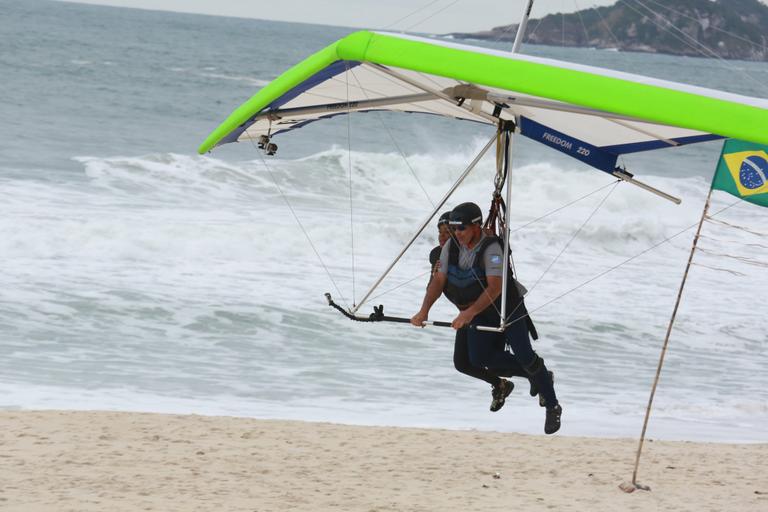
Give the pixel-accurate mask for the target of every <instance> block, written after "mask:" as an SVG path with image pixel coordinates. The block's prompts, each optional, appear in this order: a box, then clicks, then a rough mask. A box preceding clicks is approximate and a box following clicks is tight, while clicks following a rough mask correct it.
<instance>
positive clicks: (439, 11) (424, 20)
mask: <svg viewBox="0 0 768 512" xmlns="http://www.w3.org/2000/svg"><path fill="white" fill-rule="evenodd" d="M459 2H461V0H454V1H453V2H451V3H449V4H448V5H446V6H445V7H443V8H442V9H438V10H437V11H435V12H433V13H432V14H430V15H429V16H427V17H426V18H424V19H423V20H421V21H417V22H416V23H414V24H413V25H411V26H409V27H407V28H405V29H404V30H403V32H406V31H408V30H411V29H412V28H414V27H417V26H419V25H421V24H422V23H424V22H426V21H429V20H431V19H432V18H434V17H435V16H437V15H438V14H440V13H441V12H443V11H444V10H446V9H448V8H449V7H453V6H454V5H455V4H457V3H459Z"/></svg>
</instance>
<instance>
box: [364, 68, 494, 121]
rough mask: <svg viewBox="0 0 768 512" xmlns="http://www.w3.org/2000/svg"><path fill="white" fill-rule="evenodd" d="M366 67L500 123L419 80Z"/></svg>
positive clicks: (381, 69) (389, 71)
mask: <svg viewBox="0 0 768 512" xmlns="http://www.w3.org/2000/svg"><path fill="white" fill-rule="evenodd" d="M363 65H364V66H370V67H372V68H374V69H376V70H378V71H381V72H382V73H385V74H387V75H389V76H393V77H395V78H397V79H398V80H402V81H403V82H405V83H407V84H409V85H412V86H414V87H416V88H417V89H421V90H422V91H424V92H428V93H430V94H434V95H435V96H437V97H438V98H441V99H444V100H445V101H447V102H448V103H450V104H451V105H453V106H454V107H457V108H460V109H462V110H466V111H467V112H469V113H471V114H474V115H476V116H477V117H480V118H482V119H485V120H486V121H488V122H489V123H492V124H493V125H494V126H495V125H496V123H497V122H498V121H499V120H498V118H496V117H493V116H492V115H491V114H488V113H487V112H483V111H482V110H481V109H477V110H473V109H472V108H470V107H468V106H467V105H466V104H464V103H462V104H460V105H459V104H458V103H457V101H456V99H455V98H451V97H450V96H448V95H447V94H445V93H444V92H443V91H441V90H438V89H435V88H434V87H430V86H428V85H425V84H422V83H420V82H419V81H417V80H413V79H412V78H409V77H407V76H405V75H403V74H402V73H398V72H397V71H393V70H391V69H390V68H388V67H387V66H382V65H381V64H374V63H371V62H364V63H363Z"/></svg>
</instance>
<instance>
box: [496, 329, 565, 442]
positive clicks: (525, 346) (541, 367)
mask: <svg viewBox="0 0 768 512" xmlns="http://www.w3.org/2000/svg"><path fill="white" fill-rule="evenodd" d="M504 339H505V340H506V342H507V345H508V346H509V348H510V349H512V353H513V354H514V355H515V358H516V359H517V360H518V361H519V362H520V364H521V365H522V367H523V368H524V369H525V371H526V372H527V373H528V375H530V378H531V380H532V381H533V382H534V384H536V387H537V388H538V391H539V396H540V398H542V399H543V405H544V407H546V408H547V419H546V422H545V424H544V432H545V433H547V434H554V433H555V432H557V431H558V430H559V429H560V414H561V413H562V407H561V406H560V404H559V402H558V400H557V395H556V394H555V385H554V381H553V379H552V378H551V376H550V372H549V370H548V369H547V367H546V365H545V364H544V359H542V358H541V357H539V355H538V354H537V353H536V352H535V351H534V350H533V347H531V339H530V338H529V337H528V327H527V326H526V325H525V322H523V321H517V322H513V323H512V324H510V325H509V326H508V327H507V329H506V330H505V331H504Z"/></svg>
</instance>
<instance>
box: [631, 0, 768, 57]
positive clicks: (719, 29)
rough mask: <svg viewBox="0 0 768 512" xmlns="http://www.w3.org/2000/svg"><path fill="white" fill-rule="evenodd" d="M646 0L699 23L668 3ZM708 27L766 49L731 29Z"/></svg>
mask: <svg viewBox="0 0 768 512" xmlns="http://www.w3.org/2000/svg"><path fill="white" fill-rule="evenodd" d="M646 1H648V2H651V3H653V4H656V5H658V6H659V7H662V8H664V9H667V10H668V11H672V12H673V13H675V14H677V15H678V16H682V17H683V18H688V19H689V20H691V21H695V22H697V23H699V20H697V19H696V18H693V17H691V16H688V15H687V14H685V13H683V12H680V11H676V10H675V9H673V8H671V7H670V6H668V5H664V4H660V3H659V2H657V1H656V0H646ZM707 28H711V29H712V30H715V31H717V32H722V33H723V34H727V35H729V36H731V37H733V38H734V39H740V40H742V41H744V42H745V43H749V44H750V45H751V46H753V47H755V48H759V49H761V50H763V51H765V45H759V44H757V43H755V42H754V41H750V40H749V39H747V38H746V37H741V36H740V35H738V34H735V33H733V32H731V31H729V30H724V29H722V28H718V27H716V26H714V25H710V26H709V27H707Z"/></svg>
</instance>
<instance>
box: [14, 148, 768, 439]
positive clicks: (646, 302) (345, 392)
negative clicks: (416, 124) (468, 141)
mask: <svg viewBox="0 0 768 512" xmlns="http://www.w3.org/2000/svg"><path fill="white" fill-rule="evenodd" d="M469 158H470V153H469V152H467V153H458V152H457V153H455V154H448V155H446V154H440V155H439V156H437V155H432V154H421V155H413V156H410V157H409V158H408V164H409V165H410V167H411V168H412V169H413V173H415V175H416V176H417V177H418V180H419V182H420V183H421V184H422V186H423V187H424V189H426V191H427V194H428V195H429V197H430V198H431V201H433V202H434V201H436V200H437V199H438V198H440V197H441V196H442V195H443V194H444V193H445V192H446V191H447V189H448V187H449V186H450V182H451V181H452V180H453V179H454V178H455V177H457V176H458V174H459V173H460V172H461V171H462V169H463V166H464V165H466V162H467V161H468V159H469ZM350 159H351V161H352V164H353V169H354V171H353V177H352V185H353V187H352V205H353V207H352V209H351V218H352V221H353V224H354V238H353V237H352V236H351V235H350V193H349V187H348V185H349V174H348V167H347V166H348V162H349V161H350ZM77 161H78V162H80V163H81V164H82V166H83V170H84V177H85V179H84V180H73V181H68V182H45V181H31V180H23V181H22V180H6V181H2V182H0V189H1V192H2V194H3V197H5V198H7V201H5V202H4V203H3V205H2V207H0V208H2V210H0V213H1V214H2V215H0V252H2V253H3V254H5V255H6V262H5V269H4V272H3V274H2V277H0V322H2V324H3V325H2V327H3V330H4V333H5V341H4V346H5V349H6V353H7V357H5V358H4V360H3V363H2V367H1V368H0V369H1V370H2V374H3V375H4V377H3V379H4V380H3V381H1V382H0V394H2V395H3V396H4V401H3V402H2V403H0V406H16V405H21V406H24V407H79V406H83V407H88V408H107V409H109V408H129V409H139V410H167V411H169V412H200V413H210V414H246V415H252V416H257V417H282V418H302V419H319V420H331V421H347V422H351V423H380V424H396V425H422V426H444V427H452V428H481V429H495V430H515V431H521V432H538V431H539V430H540V424H541V421H542V416H543V412H542V411H541V410H540V409H539V408H538V406H536V405H535V403H534V401H533V400H531V399H530V398H529V397H527V395H526V394H525V388H526V387H527V386H526V385H525V383H524V382H522V381H518V385H519V387H520V388H521V390H522V391H521V392H517V391H516V392H515V395H513V397H514V398H513V399H512V400H511V401H510V403H509V405H508V406H507V409H509V410H507V409H505V410H504V412H502V413H500V414H497V415H490V413H487V412H486V410H487V409H486V407H487V403H486V402H487V399H488V397H487V388H486V386H485V385H484V384H480V383H478V382H476V381H471V380H470V379H469V378H467V377H465V376H462V375H459V374H458V373H456V372H455V371H454V370H453V368H452V363H451V353H452V345H453V343H452V333H451V332H450V331H448V330H439V329H433V330H429V329H427V330H417V329H411V328H408V327H405V326H392V325H373V326H371V325H365V324H355V323H352V322H349V321H348V320H346V319H343V318H342V317H341V316H340V315H337V314H336V313H334V312H332V310H330V308H328V307H327V306H326V305H324V299H323V295H322V294H323V292H326V291H330V292H332V293H333V294H334V296H336V297H337V298H339V299H340V301H346V302H347V303H350V302H352V300H353V295H354V300H360V298H361V296H362V293H363V292H364V291H365V289H366V288H367V287H368V286H369V285H370V284H371V283H372V282H373V281H374V280H375V278H376V277H377V275H378V273H379V272H380V271H381V270H383V268H384V267H385V266H386V264H387V263H388V262H389V260H390V259H391V258H392V257H394V255H396V254H397V252H398V251H399V248H400V246H401V245H402V244H403V243H404V242H405V241H407V240H408V238H409V237H410V236H411V235H412V233H413V231H414V229H415V226H416V225H417V224H418V222H419V221H421V220H423V219H424V218H425V217H426V215H427V213H428V212H429V211H430V210H431V203H430V200H429V199H427V197H425V194H424V192H423V191H422V190H421V188H420V186H419V185H418V183H417V180H416V178H415V177H414V176H413V174H412V173H411V171H410V170H409V168H408V165H406V163H405V162H404V161H403V158H402V157H401V156H400V155H399V154H374V153H359V152H357V153H352V154H349V153H348V152H347V151H346V150H342V149H331V150H328V151H325V152H322V153H319V154H316V155H313V156H311V157H307V158H304V159H301V160H268V161H267V165H266V166H265V165H264V162H262V161H261V160H256V161H251V162H242V163H231V162H224V161H221V160H217V159H213V158H207V157H191V156H183V155H176V154H155V155H147V156H143V157H113V158H97V157H80V158H78V159H77ZM493 172H494V171H493V168H492V163H491V162H490V161H484V162H482V163H481V165H480V166H479V168H478V170H477V171H476V174H474V175H472V176H471V177H470V178H469V179H468V180H467V182H466V184H465V185H463V186H462V187H461V188H460V189H459V191H458V192H457V194H456V196H455V197H454V198H452V199H451V200H450V201H449V203H448V204H449V206H450V205H452V204H456V203H458V202H460V201H465V200H475V201H477V202H480V203H481V204H485V203H486V202H487V201H488V199H489V197H490V195H489V194H490V190H489V182H490V179H491V177H492V175H493ZM648 181H652V184H653V185H654V186H657V187H659V188H661V189H662V190H665V191H667V192H669V193H672V194H674V195H679V196H681V197H682V198H683V199H684V202H683V205H681V206H674V205H672V204H671V203H668V202H666V201H663V200H661V199H659V198H657V197H655V196H652V195H650V194H647V193H645V192H643V191H641V190H638V189H635V188H633V187H631V186H629V185H626V184H619V185H618V186H616V187H615V188H613V185H612V178H610V177H608V176H606V175H604V174H602V173H599V172H596V171H589V170H584V169H576V168H558V167H556V166H554V165H552V164H547V163H540V164H535V165H527V166H523V167H520V168H518V169H516V170H515V173H514V177H513V201H512V208H513V211H514V220H513V229H515V230H516V231H515V232H514V235H513V248H514V254H515V263H516V268H517V272H518V275H519V277H520V279H521V280H522V281H523V282H524V283H525V284H526V285H528V287H529V288H531V289H532V290H531V293H530V295H529V297H528V304H529V309H530V310H531V311H533V312H534V313H533V316H534V318H535V319H536V321H537V324H538V326H539V330H540V332H541V333H542V341H540V342H538V343H537V345H536V347H537V349H538V350H539V352H540V353H541V355H542V356H543V357H544V358H545V359H546V361H547V364H548V365H550V366H551V368H552V369H553V370H554V371H555V373H556V382H557V385H558V393H559V395H560V397H561V400H562V401H563V404H564V407H565V410H566V415H565V427H564V433H566V434H569V433H570V434H574V435H575V434H578V435H611V436H634V435H636V434H637V430H638V427H639V423H640V421H641V420H642V412H643V408H644V405H645V402H646V401H647V393H648V390H649V387H650V383H651V380H652V378H653V374H654V372H655V364H656V361H657V358H658V353H659V349H660V346H661V341H662V339H663V336H664V332H665V328H666V323H667V320H668V318H669V314H670V312H671V308H672V306H673V303H674V299H675V296H676V290H677V286H678V284H679V281H680V278H681V276H682V271H683V269H684V266H685V261H686V259H687V254H688V250H689V248H690V243H691V239H692V236H693V229H689V230H687V231H684V232H683V234H682V235H680V236H678V237H677V238H674V239H672V240H671V241H669V242H667V243H661V245H659V246H658V247H657V248H656V249H654V250H652V251H650V252H648V253H647V254H645V255H642V256H639V257H637V258H636V259H634V260H632V261H630V262H628V263H626V264H624V265H623V266H620V267H619V268H618V269H616V270H614V271H612V272H610V273H607V274H606V275H604V276H602V277H599V278H598V279H596V280H594V281H591V282H588V281H590V280H591V279H593V278H595V277H596V276H598V275H599V274H601V273H602V272H605V271H606V270H608V269H610V268H612V267H614V266H617V265H619V264H620V263H622V262H624V261H626V260H627V259H629V258H631V257H633V256H636V255H638V254H640V253H641V252H642V251H644V250H646V249H648V248H649V247H651V246H653V245H656V244H659V243H660V242H662V241H663V240H664V239H666V238H667V237H670V236H673V235H675V234H677V233H679V232H681V231H683V230H685V228H690V227H691V226H694V225H695V224H696V222H697V220H698V217H699V215H700V213H701V208H702V206H703V200H704V197H705V196H706V193H707V189H708V184H707V183H706V182H705V180H703V179H701V178H649V179H648ZM275 183H277V184H278V185H279V187H280V189H281V190H282V193H283V194H284V196H283V195H281V193H280V191H278V189H277V186H276V184H275ZM601 187H602V190H600V189H601ZM596 190H597V191H598V192H596V193H595V194H593V195H591V196H589V197H588V198H586V199H584V200H582V201H580V202H578V203H576V204H574V205H572V206H570V207H568V208H566V209H564V210H562V211H560V212H557V213H554V214H552V215H550V216H548V217H546V218H545V219H543V220H540V221H538V222H536V223H534V224H531V225H527V224H528V223H529V222H531V221H532V220H534V219H536V218H538V217H541V216H542V215H544V214H546V213H548V212H551V211H554V210H556V209H558V208H560V207H561V206H563V205H565V204H567V203H569V202H571V201H573V200H575V199H577V198H579V197H582V196H585V195H587V194H589V193H590V192H594V191H596ZM606 197H607V199H606ZM286 200H287V201H288V202H289V203H290V205H291V207H292V208H293V212H294V213H295V215H296V217H297V218H298V220H299V221H300V223H301V225H302V227H303V230H302V227H299V225H298V223H297V220H296V218H294V216H293V213H291V210H290V209H289V208H288V206H287V204H286ZM603 200H604V203H603V205H602V207H601V208H600V209H599V210H597V212H596V213H594V212H595V209H596V207H597V206H598V205H599V204H600V203H601V201H603ZM731 203H732V198H730V197H728V196H723V195H720V194H719V193H718V194H717V196H716V198H715V202H714V205H713V208H712V212H716V211H718V210H719V209H721V208H723V207H724V206H727V205H729V204H731ZM593 213H594V215H593V217H592V219H591V220H590V221H589V222H588V223H586V225H584V226H583V227H582V224H583V223H584V221H585V220H586V219H587V218H588V217H590V215H592V214H593ZM761 213H763V212H762V211H760V210H759V209H758V208H757V207H753V206H750V205H747V204H745V203H741V204H739V205H737V206H735V207H732V208H730V209H728V210H727V211H725V212H723V213H722V214H720V215H718V216H717V218H722V219H723V220H727V221H728V222H729V223H732V224H738V225H743V226H746V227H749V228H750V229H751V230H752V231H755V232H761V231H762V232H765V228H764V227H763V225H764V222H762V221H760V220H759V219H760V214H761ZM526 225H527V226H526ZM524 226H525V227H524ZM704 229H705V233H706V234H707V236H708V238H706V239H702V241H701V244H702V248H706V249H708V250H709V251H711V253H700V254H699V255H697V257H696V262H697V263H701V265H707V267H704V266H697V267H694V268H693V270H692V272H691V275H690V278H689V283H688V288H687V290H686V294H685V296H684V300H683V304H682V308H681V310H680V313H679V315H678V322H677V327H676V329H675V332H674V335H673V338H672V345H671V348H670V352H669V354H668V358H667V365H666V368H665V372H664V374H663V378H662V382H661V386H660V389H659V403H658V406H657V412H656V413H655V414H656V415H655V416H654V422H655V423H654V424H653V425H654V426H652V430H651V434H652V435H654V436H657V437H666V438H687V439H714V440H752V441H755V440H766V432H765V430H764V428H763V427H762V425H763V424H764V423H765V421H766V420H768V411H766V408H765V406H764V404H765V402H766V398H768V396H766V389H768V385H767V384H768V382H766V376H765V372H764V368H765V364H766V353H765V350H763V349H762V348H761V347H764V344H765V342H766V341H768V338H766V335H765V329H764V327H763V323H764V322H763V319H764V317H765V312H766V308H765V304H764V301H760V300H755V297H758V296H759V294H760V293H762V292H763V291H764V290H765V289H766V288H767V287H768V276H767V275H766V274H768V273H766V272H765V271H764V269H761V268H760V267H757V266H755V265H752V264H749V263H745V262H744V261H741V260H737V259H733V258H726V257H722V256H716V255H715V254H730V255H735V256H740V257H746V258H749V259H751V260H761V259H762V260H765V257H764V249H761V248H760V247H759V244H760V243H765V240H764V239H761V238H760V237H759V236H757V235H753V234H751V233H748V232H746V231H742V230H738V229H734V228H729V227H727V226H723V225H719V224H714V223H709V222H708V223H707V224H706V225H705V227H704ZM579 230H580V231H579ZM304 231H305V232H306V233H307V235H308V236H309V239H310V240H311V243H312V244H313V245H314V248H315V250H317V252H318V253H319V255H320V257H321V258H322V260H323V262H324V264H325V265H327V267H328V271H329V272H330V274H331V276H332V278H333V281H334V282H335V285H334V284H333V283H332V282H331V279H330V278H329V277H328V275H327V274H326V272H325V270H324V269H323V268H322V265H321V264H320V263H319V261H318V258H317V256H316V255H315V252H314V250H313V249H312V246H311V245H310V242H309V241H308V240H307V238H306V236H305V234H304ZM577 231H578V235H577V236H576V237H575V238H574V239H573V240H572V241H571V239H572V237H573V236H574V234H575V233H576V232H577ZM353 242H354V266H355V272H354V275H353V273H352V265H353V261H352V250H351V247H352V243H353ZM434 244H435V236H434V229H433V228H431V227H430V228H429V229H428V230H427V232H426V233H425V234H424V235H423V236H422V237H420V238H419V239H418V240H417V242H416V244H415V246H414V248H413V249H412V250H411V251H409V252H408V253H407V254H406V256H405V257H404V259H403V261H402V262H401V263H400V264H399V265H398V266H397V267H396V269H395V271H394V272H393V275H392V276H391V277H390V278H389V279H388V280H386V281H385V283H384V284H383V286H382V288H381V291H385V290H388V289H391V288H393V287H395V286H398V285H400V284H402V283H404V282H405V281H407V280H409V279H411V278H413V277H415V276H419V275H420V274H422V273H423V272H424V271H425V270H426V267H427V265H426V254H427V252H428V250H429V249H430V248H431V247H432V246H433V245H434ZM568 244H569V245H568ZM566 245H568V247H567V250H565V252H563V253H562V255H560V253H561V251H563V249H564V248H565V247H566ZM558 255H560V256H559V259H558V260H557V262H556V263H555V264H554V265H552V267H551V268H550V269H549V270H548V271H547V272H546V274H545V275H544V276H543V277H542V278H541V280H540V282H538V284H536V282H537V281H538V280H539V277H540V276H542V273H543V272H544V271H545V270H546V269H547V268H548V267H549V266H550V264H551V263H552V261H553V259H554V258H556V257H557V256H558ZM708 267H715V268H718V269H724V270H731V271H737V272H739V273H740V274H741V276H736V275H733V274H730V273H727V272H724V271H723V270H713V269H711V268H708ZM353 277H354V279H353ZM425 279H426V278H425V277H421V278H417V279H415V280H414V281H412V282H411V283H410V284H406V285H404V286H402V287H400V288H398V289H396V290H395V291H393V292H391V293H388V294H385V295H384V296H383V297H380V298H377V299H376V300H375V301H374V302H373V303H384V304H385V306H386V308H387V311H388V312H389V313H391V314H397V315H402V316H410V315H411V314H413V313H414V312H415V310H416V309H417V308H418V305H419V303H420V300H421V295H422V294H423V290H424V284H425ZM353 280H354V294H353V289H352V288H353V286H352V285H353ZM587 282H588V284H584V283H587ZM534 285H535V286H534ZM582 285H583V286H582ZM336 286H338V289H339V290H338V291H337V290H336ZM571 290H573V291H571ZM569 291H570V293H568V294H566V295H565V296H563V297H560V296H561V295H563V294H564V293H566V292H569ZM377 293H378V292H377ZM339 294H341V295H342V296H343V298H342V297H340V296H339ZM363 311H368V306H366V307H364V308H363ZM452 314H453V312H452V310H451V308H450V307H448V306H447V305H445V304H438V305H437V306H436V308H435V310H434V314H433V317H434V318H442V319H450V318H451V315H452ZM19 383H24V384H23V386H22V385H21V384H19ZM297 386H299V387H300V388H301V389H302V392H301V393H299V394H297V393H296V389H297ZM22 388H23V389H22ZM24 389H27V390H30V391H29V392H25V391H24ZM435 389H438V390H441V392H440V393H434V390H435ZM427 395H428V397H429V398H428V399H427V398H425V397H426V396H427ZM512 410H514V412H511V411H512ZM596 418H597V419H599V420H598V421H596Z"/></svg>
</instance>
